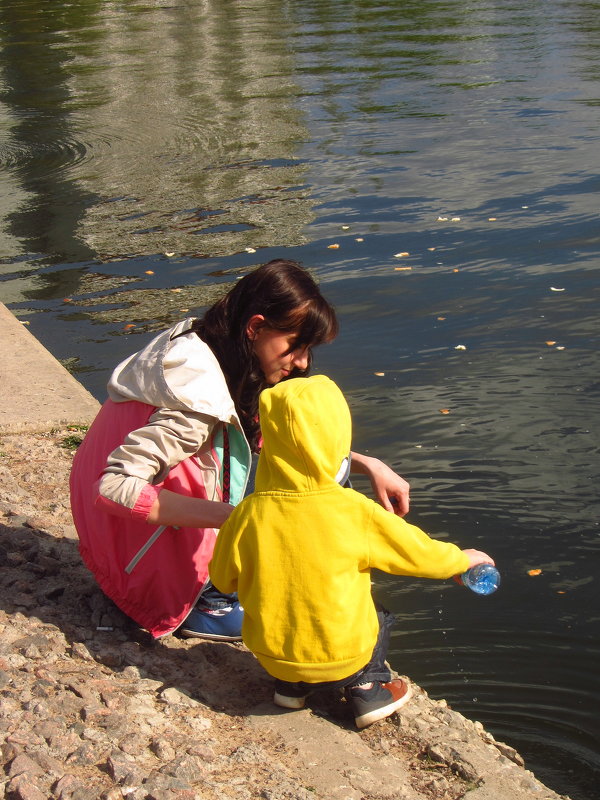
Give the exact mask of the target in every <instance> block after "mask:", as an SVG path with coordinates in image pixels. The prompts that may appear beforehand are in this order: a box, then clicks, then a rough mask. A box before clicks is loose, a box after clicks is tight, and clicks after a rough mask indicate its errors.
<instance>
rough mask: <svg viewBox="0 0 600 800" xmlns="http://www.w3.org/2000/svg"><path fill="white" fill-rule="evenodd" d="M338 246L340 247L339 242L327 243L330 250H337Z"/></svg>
mask: <svg viewBox="0 0 600 800" xmlns="http://www.w3.org/2000/svg"><path fill="white" fill-rule="evenodd" d="M338 247H339V244H328V245H327V249H328V250H337V249H338Z"/></svg>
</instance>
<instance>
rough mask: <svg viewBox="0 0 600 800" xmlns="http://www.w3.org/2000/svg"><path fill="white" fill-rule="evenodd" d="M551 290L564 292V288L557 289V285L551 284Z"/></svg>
mask: <svg viewBox="0 0 600 800" xmlns="http://www.w3.org/2000/svg"><path fill="white" fill-rule="evenodd" d="M550 291H551V292H564V289H557V288H556V286H551V287H550Z"/></svg>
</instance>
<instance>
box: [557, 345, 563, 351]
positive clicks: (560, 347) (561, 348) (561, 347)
mask: <svg viewBox="0 0 600 800" xmlns="http://www.w3.org/2000/svg"><path fill="white" fill-rule="evenodd" d="M556 349H557V350H564V349H565V348H564V347H563V346H562V345H559V346H558V347H557V348H556Z"/></svg>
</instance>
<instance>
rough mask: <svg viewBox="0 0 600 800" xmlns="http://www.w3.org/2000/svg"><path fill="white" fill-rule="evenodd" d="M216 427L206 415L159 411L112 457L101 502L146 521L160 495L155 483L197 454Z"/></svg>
mask: <svg viewBox="0 0 600 800" xmlns="http://www.w3.org/2000/svg"><path fill="white" fill-rule="evenodd" d="M214 424H215V420H214V419H213V418H212V417H208V416H206V415H204V414H197V413H192V412H189V411H187V412H184V411H173V410H172V409H166V408H160V409H157V410H156V411H155V412H154V413H153V414H152V416H151V417H150V418H149V420H148V423H147V424H146V425H144V426H143V427H142V428H138V429H136V430H134V431H132V432H131V433H130V434H128V436H127V437H126V439H125V441H124V442H123V444H122V445H120V446H119V447H117V448H116V450H113V452H112V453H111V454H110V455H109V457H108V459H107V462H106V467H105V469H104V471H103V473H102V476H101V478H100V481H99V485H98V497H97V503H99V504H101V505H104V506H105V507H106V509H107V510H108V511H111V512H112V513H125V514H128V513H129V512H133V514H134V516H139V517H141V518H143V519H145V518H146V516H147V515H148V512H149V511H150V507H151V506H152V504H153V502H154V500H155V499H156V496H157V490H156V489H155V488H154V486H153V484H157V483H160V482H161V481H162V480H164V478H165V477H166V475H167V474H168V472H169V470H170V469H171V467H173V466H175V465H176V464H179V463H180V462H181V461H183V460H184V459H186V458H189V457H190V456H193V455H195V454H196V453H197V452H198V451H199V450H200V448H201V447H202V446H203V445H204V444H205V442H207V441H208V440H209V438H210V435H211V432H212V428H213V426H214ZM115 506H116V507H115ZM119 507H121V511H119ZM128 510H129V511H128Z"/></svg>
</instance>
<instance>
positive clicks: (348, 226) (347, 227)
mask: <svg viewBox="0 0 600 800" xmlns="http://www.w3.org/2000/svg"><path fill="white" fill-rule="evenodd" d="M342 230H343V231H349V230H350V225H342Z"/></svg>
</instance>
